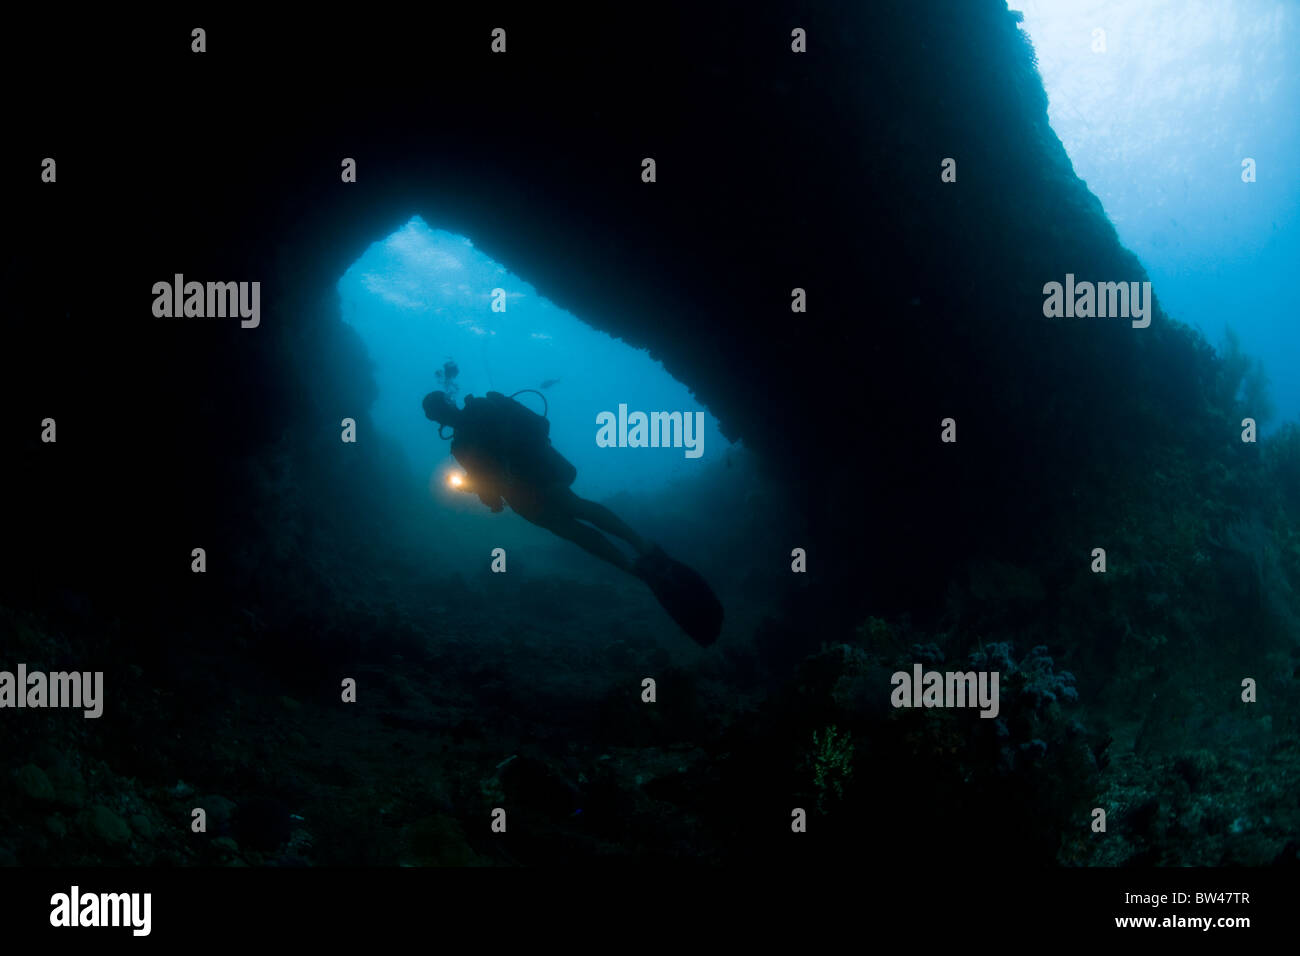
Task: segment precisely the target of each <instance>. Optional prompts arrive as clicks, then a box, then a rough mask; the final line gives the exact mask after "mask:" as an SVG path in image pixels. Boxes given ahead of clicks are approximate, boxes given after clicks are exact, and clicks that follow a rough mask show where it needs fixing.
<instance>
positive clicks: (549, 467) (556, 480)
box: [424, 389, 722, 645]
mask: <svg viewBox="0 0 1300 956" xmlns="http://www.w3.org/2000/svg"><path fill="white" fill-rule="evenodd" d="M525 391H531V390H530V389H525ZM515 394H516V395H517V394H519V393H518V392H516V393H515ZM424 414H425V417H426V418H428V419H429V420H430V421H433V422H437V423H438V425H439V428H438V434H439V436H440V437H446V436H443V435H442V430H443V428H444V427H450V428H452V430H453V433H452V436H451V437H452V442H451V454H452V456H453V457H454V458H455V459H456V461H457V462H459V463H460V465H461V467H462V468H464V469H465V472H466V475H467V477H468V480H467V481H466V482H465V483H464V484H463V485H462V486H461V487H462V490H464V491H472V492H474V493H475V494H476V495H478V498H479V500H480V501H482V502H483V504H485V505H487V506H488V507H489V508H491V509H492V511H493V512H500V511H501V510H502V509H503V507H504V505H503V502H504V503H505V504H508V505H510V508H511V510H512V511H514V513H515V514H517V515H519V517H521V518H523V519H524V520H525V521H529V522H531V523H533V524H535V525H537V526H538V527H540V528H545V529H546V530H547V531H550V532H551V533H552V534H555V535H558V536H559V537H561V538H564V539H566V540H568V541H572V542H573V543H574V544H576V545H578V546H579V547H581V548H583V549H584V550H586V551H588V552H590V553H591V554H594V555H595V556H596V557H598V558H601V559H603V560H605V561H607V562H609V563H610V564H612V565H614V567H616V568H618V569H619V570H620V571H626V572H627V573H628V574H631V575H634V576H635V577H638V578H640V579H641V580H642V581H644V582H645V583H646V584H647V585H649V587H650V590H651V591H652V592H653V593H654V595H655V597H656V598H657V599H658V600H659V603H660V604H661V605H663V607H664V610H666V611H667V612H668V614H669V615H670V616H671V617H672V618H673V620H675V621H676V622H677V623H678V625H679V626H680V627H681V628H682V630H683V631H685V632H686V633H687V634H688V635H689V636H690V637H691V638H692V639H693V640H694V641H695V642H696V643H698V644H701V645H708V644H712V643H713V642H714V641H716V640H717V638H718V634H719V632H720V631H721V630H722V604H721V603H720V602H719V601H718V599H717V596H716V595H714V593H713V591H712V590H711V589H710V588H709V586H708V584H707V583H706V582H705V581H704V579H703V578H702V577H700V575H699V574H697V573H696V572H695V571H693V570H692V569H691V568H689V567H687V566H686V565H684V564H682V563H681V562H680V561H677V560H675V559H673V558H671V557H669V556H668V555H667V554H666V553H664V550H663V549H662V548H660V547H659V546H658V545H656V544H654V543H653V542H650V541H647V540H646V539H645V538H643V537H641V536H640V535H639V534H637V533H636V532H635V531H633V530H632V529H631V528H630V527H628V525H627V524H626V523H625V522H624V521H623V520H622V519H621V518H619V517H618V515H616V514H614V512H612V511H610V510H609V509H608V508H606V507H605V506H604V505H601V504H597V503H596V502H594V501H588V500H587V499H586V498H581V497H579V496H578V495H577V494H575V493H574V491H573V489H572V488H571V487H570V486H571V485H572V484H573V482H574V480H575V479H576V478H577V476H578V469H577V468H575V467H574V466H573V464H572V463H570V462H569V461H568V459H566V458H565V457H564V456H563V455H561V454H560V453H559V452H558V451H556V450H555V448H554V447H553V446H552V445H551V439H550V432H551V423H550V422H549V421H548V420H547V419H546V418H545V417H544V416H542V415H538V414H537V413H536V412H534V411H533V410H532V409H530V408H527V407H526V406H524V405H522V404H520V403H519V402H517V401H515V400H514V397H513V396H509V397H508V396H506V395H503V394H502V393H500V392H488V393H487V395H486V396H485V397H483V398H475V397H474V396H473V395H466V396H465V407H464V408H463V409H462V408H457V407H456V403H455V402H454V401H453V400H452V399H451V398H449V397H448V395H447V393H446V392H441V391H438V392H430V393H429V394H428V395H426V396H425V397H424ZM602 531H603V532H605V533H606V534H610V535H613V536H614V537H616V538H621V539H622V540H623V541H625V542H627V543H628V544H629V545H630V546H631V547H632V549H633V550H634V551H635V552H636V557H635V558H630V557H629V556H628V555H627V554H626V553H625V552H624V551H623V550H622V549H621V548H619V547H618V545H616V544H615V543H614V542H613V541H611V540H610V539H609V538H607V537H606V536H605V534H602V533H601V532H602Z"/></svg>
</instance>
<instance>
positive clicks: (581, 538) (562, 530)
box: [528, 510, 635, 574]
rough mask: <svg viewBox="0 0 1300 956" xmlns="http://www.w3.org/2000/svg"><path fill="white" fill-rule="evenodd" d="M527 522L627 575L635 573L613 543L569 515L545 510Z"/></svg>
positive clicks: (629, 562) (630, 564)
mask: <svg viewBox="0 0 1300 956" xmlns="http://www.w3.org/2000/svg"><path fill="white" fill-rule="evenodd" d="M528 520H529V521H531V522H532V523H533V524H535V525H537V526H538V527H541V528H545V529H546V530H547V531H549V532H551V534H555V535H559V536H560V537H561V538H564V539H565V540H567V541H572V542H573V543H574V544H576V545H577V546H578V547H580V548H582V549H583V550H584V551H588V552H590V553H591V554H594V555H595V556H596V557H598V558H603V559H604V560H606V561H608V562H609V563H610V564H612V565H614V567H616V568H618V569H619V570H621V571H626V572H627V573H628V574H634V573H635V572H634V571H633V569H632V562H631V561H629V560H628V557H627V555H626V554H624V553H623V551H622V550H621V549H619V547H618V546H617V545H615V544H614V542H612V541H610V540H609V538H607V537H605V536H604V535H603V534H601V533H600V532H599V531H597V530H596V529H595V528H592V527H590V526H589V525H585V524H583V523H582V522H581V521H578V520H577V519H576V518H574V517H572V516H571V515H568V514H559V513H557V512H555V511H551V510H545V511H542V512H540V513H535V514H531V515H529V516H528Z"/></svg>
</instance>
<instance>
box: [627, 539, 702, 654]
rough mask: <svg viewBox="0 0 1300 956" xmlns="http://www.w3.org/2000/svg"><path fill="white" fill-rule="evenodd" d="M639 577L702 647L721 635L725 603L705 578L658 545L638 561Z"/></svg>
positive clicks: (636, 569)
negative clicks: (671, 556)
mask: <svg viewBox="0 0 1300 956" xmlns="http://www.w3.org/2000/svg"><path fill="white" fill-rule="evenodd" d="M634 570H635V572H636V576H637V577H639V578H640V579H641V580H643V581H645V583H646V584H648V585H650V590H651V591H653V592H654V596H655V597H656V598H658V599H659V603H660V604H662V605H663V609H664V610H665V611H667V612H668V614H669V615H670V616H671V617H672V619H673V620H674V621H676V622H677V624H678V626H679V627H681V629H682V630H683V631H685V632H686V634H687V635H688V636H689V637H690V638H691V640H693V641H694V642H695V643H696V644H699V645H700V646H701V647H708V646H709V645H710V644H712V643H713V642H714V641H716V640H717V639H718V635H719V634H720V633H722V602H721V601H719V600H718V596H717V595H716V594H714V593H713V589H712V588H710V587H709V585H708V583H707V582H706V581H705V580H704V578H702V577H700V575H699V574H698V573H697V572H696V571H693V570H692V569H691V568H689V567H687V566H686V565H684V564H682V563H681V562H680V561H677V560H674V559H673V558H670V557H668V555H667V554H665V553H664V550H663V548H660V547H658V546H657V545H656V546H655V547H654V548H653V549H651V550H650V551H648V552H646V553H645V554H643V555H641V557H639V558H637V560H636V566H635V568H634Z"/></svg>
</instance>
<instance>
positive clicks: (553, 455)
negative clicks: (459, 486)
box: [451, 392, 650, 574]
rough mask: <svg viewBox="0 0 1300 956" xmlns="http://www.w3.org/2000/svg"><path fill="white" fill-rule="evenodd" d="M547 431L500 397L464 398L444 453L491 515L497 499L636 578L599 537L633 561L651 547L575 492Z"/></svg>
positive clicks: (538, 419)
mask: <svg viewBox="0 0 1300 956" xmlns="http://www.w3.org/2000/svg"><path fill="white" fill-rule="evenodd" d="M550 431H551V423H550V422H549V421H547V420H546V419H545V418H543V417H542V416H541V415H538V414H537V413H536V412H534V411H532V410H531V409H528V408H526V407H524V406H523V405H521V404H520V403H519V402H516V401H515V400H514V399H511V398H507V397H506V396H505V395H503V394H501V393H500V392H488V393H487V395H486V396H485V397H484V398H475V397H474V396H472V395H469V396H466V398H465V408H464V411H463V413H462V415H461V418H460V421H458V422H457V424H456V434H455V439H454V440H453V441H452V443H451V453H452V455H453V456H454V457H455V458H456V460H457V461H458V462H460V464H461V465H462V466H463V467H464V468H465V471H466V472H467V473H468V474H469V478H470V487H471V488H473V489H474V491H475V492H476V493H477V494H478V496H479V500H481V501H482V502H483V503H484V504H485V505H487V506H488V507H489V508H491V509H492V510H493V511H500V510H501V507H502V505H501V502H502V499H504V500H505V501H506V503H508V504H509V505H510V508H511V510H513V511H514V512H515V514H517V515H519V516H520V517H521V518H523V519H525V520H526V521H530V522H532V523H533V524H535V525H537V526H538V527H541V528H545V529H546V530H547V531H550V532H552V533H553V534H557V535H559V536H560V537H561V538H565V539H567V540H569V541H572V542H573V543H574V544H576V545H578V546H579V547H581V548H583V549H585V550H587V551H589V552H591V553H592V554H594V555H596V556H597V557H599V558H603V559H604V560H606V561H608V562H609V563H610V564H612V565H614V566H615V567H618V568H621V569H622V570H624V571H627V572H628V573H629V574H635V573H636V570H635V565H634V564H633V562H632V561H631V560H630V559H629V558H628V556H627V555H626V554H625V553H624V552H623V551H622V550H620V549H619V548H618V547H617V546H616V545H615V544H614V543H613V542H611V541H610V540H609V539H608V538H606V537H605V536H604V535H603V534H601V533H600V531H605V532H608V533H609V534H612V535H615V536H616V537H619V538H622V539H623V540H624V541H626V542H627V543H628V544H630V545H631V546H632V547H633V548H635V549H636V552H637V554H638V555H643V554H646V553H647V551H648V550H649V547H650V546H649V545H648V544H647V543H646V541H645V540H644V539H643V538H642V537H641V536H640V535H638V534H637V533H636V532H635V531H633V530H632V529H631V528H629V527H628V526H627V525H626V524H625V523H624V522H623V521H622V520H621V519H619V517H618V516H617V515H615V514H614V513H613V512H612V511H610V510H609V509H608V508H606V507H605V506H604V505H599V504H596V502H594V501H588V500H587V499H585V498H580V497H578V496H577V495H576V494H574V492H573V489H572V488H570V487H569V486H570V485H572V484H573V481H574V479H575V478H576V477H577V476H578V470H577V469H576V468H574V467H573V465H572V464H571V463H570V462H569V461H568V460H567V459H566V458H565V457H564V456H563V455H561V454H560V453H559V452H558V451H556V450H555V448H554V447H552V445H551V440H550ZM583 522H587V523H586V524H584V523H583ZM592 525H594V526H595V527H592ZM597 528H599V529H600V531H597V530H596V529H597Z"/></svg>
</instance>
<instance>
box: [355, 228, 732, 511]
mask: <svg viewBox="0 0 1300 956" xmlns="http://www.w3.org/2000/svg"><path fill="white" fill-rule="evenodd" d="M338 294H339V299H340V306H341V309H342V316H343V319H344V321H345V322H347V323H348V324H349V325H351V326H352V327H353V328H354V329H355V330H356V332H357V333H358V335H359V336H360V337H361V339H362V341H363V343H364V345H365V347H366V350H367V352H368V354H369V357H370V360H371V362H372V363H373V374H374V378H375V385H376V389H377V395H376V398H375V400H374V403H373V405H372V407H371V409H370V413H371V419H372V421H373V422H374V425H375V427H376V428H378V429H379V430H381V431H383V432H384V433H385V434H386V435H388V436H389V437H390V438H391V439H393V440H394V441H395V442H396V443H397V444H398V445H399V446H400V448H401V449H402V451H403V452H404V453H405V455H406V457H407V458H408V459H409V461H410V464H411V467H412V468H413V470H414V472H415V475H416V477H417V478H418V479H419V480H420V481H428V482H431V483H432V484H433V485H443V484H445V482H443V481H442V479H443V478H444V477H445V474H446V472H447V470H448V468H450V467H451V466H452V464H453V463H452V460H451V458H450V456H449V453H448V444H447V442H445V441H443V440H441V439H440V438H439V437H438V434H437V428H436V427H435V426H434V425H433V424H432V423H430V422H429V421H428V420H427V419H426V418H425V417H424V414H423V411H422V409H421V399H422V398H423V396H424V395H425V394H426V393H428V392H429V391H432V390H435V389H438V390H445V391H447V392H448V393H449V394H450V395H454V397H455V398H456V399H457V400H458V401H460V402H463V400H464V399H465V397H466V396H467V395H474V396H478V397H482V396H483V395H484V394H486V393H487V392H488V391H496V392H501V393H503V394H505V395H512V394H515V393H519V394H518V395H517V399H518V401H520V402H521V403H523V404H525V405H527V406H528V407H529V408H531V409H533V410H534V411H536V412H539V413H542V412H544V413H546V414H547V417H548V419H549V421H550V429H551V430H550V435H551V441H552V443H553V444H554V446H555V447H556V449H557V450H559V451H560V452H561V454H563V455H564V456H565V457H566V458H568V459H569V460H570V461H571V462H572V463H573V464H574V465H575V466H576V467H577V468H578V473H579V479H578V483H579V485H580V486H581V488H582V490H583V493H584V494H587V495H593V496H597V497H608V496H610V495H613V494H617V493H620V492H623V493H653V492H656V491H659V490H661V489H663V488H664V487H666V486H668V485H669V484H670V483H671V484H676V483H680V482H683V481H685V482H687V483H689V482H690V481H691V479H692V478H693V477H694V476H695V475H697V474H700V473H701V472H702V471H703V467H704V466H707V464H710V463H717V462H719V461H721V460H723V458H724V456H726V455H727V453H728V451H729V449H730V448H731V443H730V442H729V441H728V440H727V439H725V438H724V437H723V436H722V433H721V431H720V430H719V426H718V422H717V420H716V418H715V417H714V416H713V415H712V413H710V412H709V410H708V409H707V408H705V407H704V406H703V404H702V403H700V402H699V401H698V400H697V399H696V398H695V397H694V396H693V395H692V394H691V391H690V389H688V388H687V387H686V385H684V384H683V383H681V382H679V381H677V380H676V379H675V378H673V377H672V375H670V374H669V373H668V371H667V370H665V368H664V367H663V365H662V364H661V363H660V362H658V361H656V360H655V359H654V358H653V357H652V356H651V355H650V354H649V353H648V352H646V351H645V350H643V349H638V348H635V347H633V346H631V345H629V344H627V343H626V342H623V341H621V340H619V339H617V338H614V337H613V336H610V335H608V334H606V333H604V332H601V331H598V330H597V329H595V328H593V327H592V326H590V325H588V324H587V323H585V322H583V321H582V320H581V319H579V318H577V317H576V316H574V315H572V314H570V313H569V312H567V311H565V310H563V309H561V308H559V307H557V306H556V305H554V304H553V303H551V302H549V301H548V300H547V299H546V298H544V297H543V296H541V295H540V294H538V292H537V290H536V289H535V288H534V287H533V286H531V285H530V284H529V283H527V282H525V281H523V280H522V279H520V278H519V277H518V276H515V275H514V274H512V273H511V272H510V271H509V270H508V269H507V268H506V266H505V265H503V264H501V263H498V262H496V261H494V260H493V259H491V258H490V257H488V256H487V255H485V254H484V253H483V252H482V251H481V250H479V249H477V248H475V246H474V243H473V242H472V240H470V239H469V238H467V237H465V236H461V235H456V234H454V233H451V232H447V231H444V230H439V229H434V228H432V227H430V226H429V225H428V223H426V222H425V220H424V219H422V218H421V217H419V216H414V217H412V218H411V219H410V220H409V221H408V222H407V223H406V224H405V225H404V226H403V227H402V228H400V229H398V230H397V231H395V232H394V233H392V234H391V235H390V236H388V237H387V238H386V239H384V240H382V241H380V242H376V243H374V244H372V245H371V246H370V247H369V248H368V249H367V250H366V251H365V252H364V253H363V254H362V255H361V256H360V257H359V258H358V259H357V260H356V261H355V262H354V263H353V264H352V265H351V267H349V268H348V270H347V271H346V272H345V274H344V275H343V277H342V278H341V279H340V280H339V282H338ZM449 372H451V373H452V374H451V375H449V374H448V373H449ZM521 390H527V391H522V392H521ZM638 413H640V414H644V415H645V416H646V420H647V423H649V422H650V421H651V420H652V417H654V418H653V420H659V419H658V417H657V416H680V417H681V418H689V419H690V420H691V421H693V422H698V423H699V428H698V429H697V430H696V432H692V433H688V435H687V437H689V438H690V439H691V445H690V447H686V448H683V447H682V445H681V443H680V442H677V443H674V442H673V441H665V442H659V441H652V439H653V438H656V437H658V436H657V434H655V435H651V434H650V431H649V430H647V431H646V432H644V433H643V436H644V438H645V441H644V443H641V442H638V441H637V438H638V434H637V432H636V422H637V420H638V419H637V417H636V416H637V415H638ZM610 416H613V417H614V418H615V419H616V420H619V421H624V420H627V419H628V418H631V419H632V428H631V434H630V438H631V440H630V441H628V440H623V441H613V442H611V441H610V440H609V429H608V428H607V427H606V428H602V427H601V423H603V422H607V421H608V420H609V418H610ZM676 420H678V419H677V418H676V417H675V418H673V421H676ZM616 437H623V438H625V439H626V438H627V437H629V436H628V433H627V432H622V433H616ZM575 487H577V486H575Z"/></svg>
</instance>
